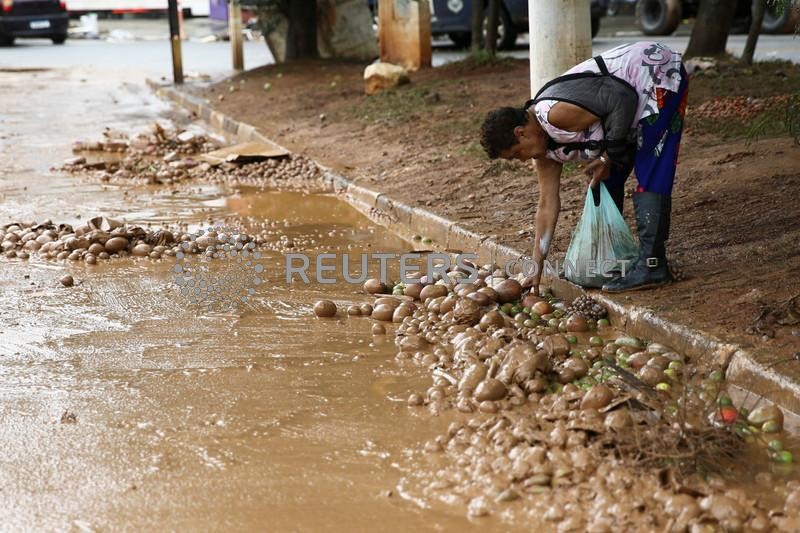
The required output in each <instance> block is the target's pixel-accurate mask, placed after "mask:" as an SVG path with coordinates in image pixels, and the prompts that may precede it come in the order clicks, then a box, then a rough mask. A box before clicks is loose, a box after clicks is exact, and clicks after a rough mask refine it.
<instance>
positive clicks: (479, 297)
mask: <svg viewBox="0 0 800 533" xmlns="http://www.w3.org/2000/svg"><path fill="white" fill-rule="evenodd" d="M467 298H469V299H470V300H472V301H473V302H475V303H476V304H478V305H480V306H481V307H483V306H486V305H489V304H490V303H492V299H491V298H489V297H488V296H486V295H485V294H484V293H482V292H471V293H469V294H468V295H467Z"/></svg>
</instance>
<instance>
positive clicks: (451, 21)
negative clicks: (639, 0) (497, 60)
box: [368, 0, 609, 50]
mask: <svg viewBox="0 0 800 533" xmlns="http://www.w3.org/2000/svg"><path fill="white" fill-rule="evenodd" d="M368 1H369V5H370V8H371V9H372V10H373V13H377V0H368ZM429 2H430V4H431V33H433V35H434V36H440V35H447V36H448V37H450V39H451V40H452V41H453V42H454V43H455V44H456V46H460V47H467V46H469V44H470V42H471V41H472V35H471V31H472V1H471V0H429ZM608 2H609V0H592V2H591V18H592V37H594V36H595V35H597V32H598V30H599V29H600V18H602V17H604V16H605V14H606V10H607V9H608ZM487 3H488V2H486V1H484V6H486V4H487ZM484 9H486V8H485V7H484ZM486 15H487V13H486V12H485V11H484V35H485V34H486ZM522 33H528V0H503V1H502V4H501V7H500V16H499V18H498V22H497V48H498V49H499V50H505V49H509V48H513V47H514V43H515V42H516V41H517V36H518V35H520V34H522Z"/></svg>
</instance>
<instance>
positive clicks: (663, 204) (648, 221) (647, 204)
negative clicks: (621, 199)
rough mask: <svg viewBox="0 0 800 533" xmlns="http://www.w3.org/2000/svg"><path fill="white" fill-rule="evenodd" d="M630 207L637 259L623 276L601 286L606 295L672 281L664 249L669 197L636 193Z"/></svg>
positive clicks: (667, 228)
mask: <svg viewBox="0 0 800 533" xmlns="http://www.w3.org/2000/svg"><path fill="white" fill-rule="evenodd" d="M633 208H634V211H635V213H636V226H637V229H638V231H639V259H638V260H637V261H636V264H635V265H634V267H633V269H631V270H628V271H627V272H625V276H624V277H619V278H616V279H613V280H612V281H610V282H608V283H606V284H605V285H603V290H604V291H606V292H625V291H632V290H638V289H649V288H652V287H658V286H659V285H666V284H667V283H670V282H672V273H671V272H670V271H669V267H668V266H667V249H666V241H667V239H668V238H669V223H670V209H671V208H672V197H670V196H664V195H662V194H657V193H654V192H638V193H635V194H634V195H633Z"/></svg>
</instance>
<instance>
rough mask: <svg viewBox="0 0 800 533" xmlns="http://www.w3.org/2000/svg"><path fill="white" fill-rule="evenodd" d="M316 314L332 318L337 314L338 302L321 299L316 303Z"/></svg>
mask: <svg viewBox="0 0 800 533" xmlns="http://www.w3.org/2000/svg"><path fill="white" fill-rule="evenodd" d="M314 314H315V315H317V316H318V317H320V318H330V317H332V316H335V315H336V304H335V303H333V302H332V301H330V300H320V301H318V302H317V303H315V304H314Z"/></svg>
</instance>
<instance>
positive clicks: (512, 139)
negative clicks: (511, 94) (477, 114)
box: [481, 107, 528, 159]
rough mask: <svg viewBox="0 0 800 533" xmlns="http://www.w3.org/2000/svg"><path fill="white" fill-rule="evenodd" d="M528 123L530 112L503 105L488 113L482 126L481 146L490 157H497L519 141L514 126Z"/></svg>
mask: <svg viewBox="0 0 800 533" xmlns="http://www.w3.org/2000/svg"><path fill="white" fill-rule="evenodd" d="M527 123H528V113H527V111H525V110H524V109H522V108H519V107H501V108H500V109H495V110H494V111H492V112H490V113H489V114H488V115H486V119H485V120H484V121H483V125H482V126H481V146H483V149H484V150H485V151H486V155H488V156H489V159H497V158H498V157H500V154H501V153H502V152H504V151H505V150H508V149H509V148H511V147H512V146H514V145H515V144H517V143H518V142H519V141H518V140H517V136H516V135H514V128H516V127H517V126H524V125H525V124H527Z"/></svg>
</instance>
